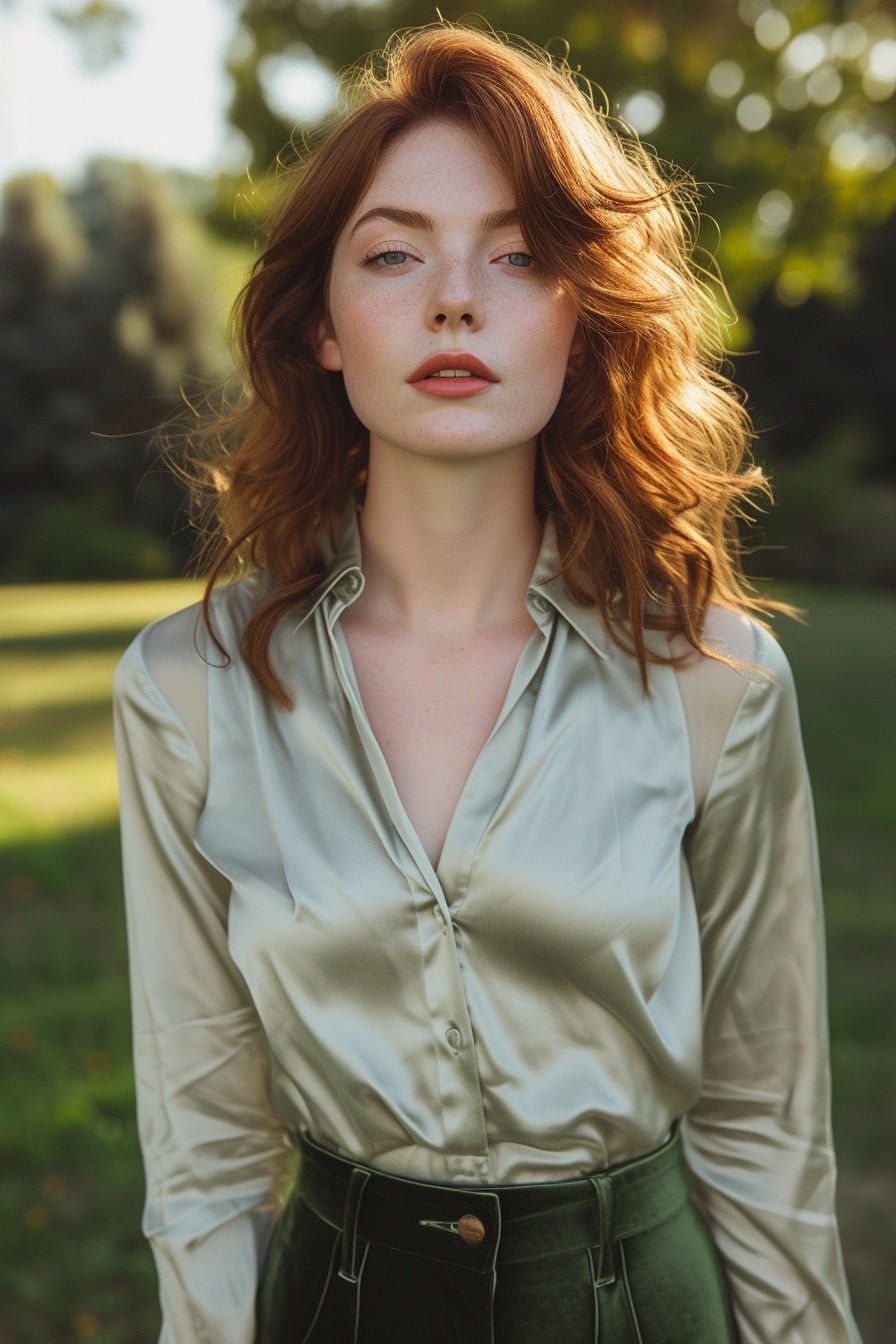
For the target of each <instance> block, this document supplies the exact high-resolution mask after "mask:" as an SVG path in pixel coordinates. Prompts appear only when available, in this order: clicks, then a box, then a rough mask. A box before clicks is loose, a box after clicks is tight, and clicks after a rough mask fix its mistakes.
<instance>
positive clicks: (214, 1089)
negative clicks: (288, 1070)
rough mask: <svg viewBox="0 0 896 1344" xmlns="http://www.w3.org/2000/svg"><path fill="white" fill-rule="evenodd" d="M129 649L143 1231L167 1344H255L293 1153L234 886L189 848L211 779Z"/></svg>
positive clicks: (119, 687)
mask: <svg viewBox="0 0 896 1344" xmlns="http://www.w3.org/2000/svg"><path fill="white" fill-rule="evenodd" d="M145 634H146V632H144V636H141V637H138V640H137V641H136V642H135V644H133V645H132V646H131V648H130V649H129V650H128V652H127V653H126V654H125V656H124V658H123V660H122V662H121V663H120V664H119V668H118V671H117V673H116V678H115V697H114V699H115V728H116V744H117V752H118V766H119V780H120V795H121V830H122V848H123V859H124V880H125V905H126V913H127V930H128V944H129V953H130V977H131V1001H132V1014H133V1033H134V1063H135V1073H136V1085H137V1116H138V1127H139V1133H140V1143H141V1147H142V1150H143V1158H144V1164H145V1168H146V1180H147V1197H146V1205H145V1211H144V1220H143V1230H144V1232H145V1234H146V1236H147V1237H148V1238H149V1240H150V1242H151V1245H152V1249H153V1254H154V1256H155V1260H156V1266H157V1270H158V1276H159V1288H160V1297H161V1306H162V1318H163V1321H162V1333H161V1340H160V1344H251V1341H252V1340H254V1337H255V1314H254V1300H255V1292H256V1285H257V1281H258V1276H259V1272H260V1267H261V1265H262V1264H263V1261H264V1257H265V1255H266V1252H267V1246H268V1242H269V1238H270V1234H271V1230H272V1227H273V1222H274V1220H275V1217H276V1213H277V1200H276V1196H277V1192H278V1188H279V1185H280V1180H281V1178H282V1174H283V1166H284V1158H285V1154H286V1151H287V1149H286V1143H285V1139H284V1134H283V1131H282V1129H281V1127H280V1126H279V1124H278V1123H277V1122H276V1121H275V1119H274V1118H273V1116H272V1113H271V1108H270V1102H269V1089H268V1051H267V1046H266V1043H265V1040H264V1037H263V1035H262V1032H261V1028H260V1025H259V1022H258V1018H257V1016H256V1013H255V1010H254V1008H253V1006H252V1003H251V1001H250V999H249V997H248V994H247V990H246V986H245V983H244V981H243V980H242V978H241V976H240V974H239V972H238V970H237V969H236V967H235V965H234V963H233V961H232V960H231V958H230V956H229V953H228V947H227V903H228V896H229V889H228V884H227V882H226V881H225V879H224V878H223V877H222V876H221V875H220V874H219V873H218V872H217V871H216V870H215V869H213V868H212V867H211V866H210V864H209V863H208V862H207V861H206V860H205V859H204V858H203V857H202V855H201V854H200V853H199V852H198V850H197V849H196V846H195V843H194V832H195V827H196V822H197V819H198V816H199V813H200V811H201V808H202V805H203V799H204V795H205V766H204V764H203V762H202V760H201V758H200V755H199V753H198V751H197V748H196V746H195V743H194V741H193V738H192V737H191V736H190V735H189V734H188V732H187V731H186V729H185V728H184V726H183V724H182V722H181V721H180V719H179V718H178V717H177V715H176V714H175V713H174V711H173V710H172V708H171V706H170V704H169V703H168V701H167V700H166V699H165V698H164V697H163V695H162V693H161V692H160V691H159V689H158V687H157V686H156V684H155V682H154V680H153V678H152V677H151V675H150V673H149V671H148V669H147V666H146V664H145V662H144V658H143V656H142V643H143V639H144V637H145Z"/></svg>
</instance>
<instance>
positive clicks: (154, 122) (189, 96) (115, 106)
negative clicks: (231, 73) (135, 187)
mask: <svg viewBox="0 0 896 1344" xmlns="http://www.w3.org/2000/svg"><path fill="white" fill-rule="evenodd" d="M48 8H49V4H48V0H16V2H15V3H14V5H13V7H12V9H11V10H8V9H7V8H6V7H5V6H4V5H2V4H0V180H3V179H5V178H7V177H9V176H11V175H12V174H13V173H20V172H28V171H32V170H35V169H46V170H49V171H50V172H52V173H54V174H56V175H57V176H59V177H62V178H63V179H70V178H71V177H73V176H76V175H77V173H78V169H79V167H80V165H81V164H82V163H83V162H84V160H85V159H87V158H90V157H91V156H92V155H95V154H112V155H116V156H119V157H125V158H136V159H141V160H143V161H144V162H146V163H150V164H153V165H158V166H161V167H169V166H177V167H183V168H186V169H190V170H192V171H196V172H204V171H210V170H214V169H217V168H222V167H232V168H235V169H237V168H241V167H242V166H243V165H244V164H245V162H246V158H247V155H246V154H245V152H244V150H243V148H242V145H241V141H240V140H239V138H234V137H233V135H232V133H229V132H228V131H227V129H226V127H225V121H224V108H225V106H226V103H227V87H226V82H225V78H224V75H223V74H222V72H223V64H224V62H223V52H224V49H225V47H226V45H227V43H228V41H229V38H230V34H231V32H232V28H233V9H232V7H230V6H228V5H227V4H226V3H225V2H224V0H130V8H131V9H132V10H133V11H134V13H135V14H136V15H137V17H138V23H136V24H135V25H134V26H133V27H132V28H131V29H130V32H129V36H128V38H127V52H128V54H127V57H126V58H125V59H124V60H122V61H118V62H116V63H115V64H114V65H113V66H112V67H111V68H110V69H109V70H108V71H106V72H100V73H95V72H87V71H85V70H84V68H83V66H82V63H81V59H80V57H79V55H78V51H77V47H76V45H75V41H74V39H73V37H72V36H70V35H69V34H68V33H67V32H66V31H65V30H64V29H62V28H61V27H60V26H59V25H58V24H56V23H54V22H53V21H52V20H51V19H48V18H47V17H46V10H47V9H48Z"/></svg>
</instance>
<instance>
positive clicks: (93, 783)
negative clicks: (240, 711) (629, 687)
mask: <svg viewBox="0 0 896 1344" xmlns="http://www.w3.org/2000/svg"><path fill="white" fill-rule="evenodd" d="M195 592H196V590H195V588H192V587H190V586H188V585H182V584H172V583H167V584H120V585H83V586H60V587H27V588H25V587H23V588H7V589H0V706H2V715H0V752H2V756H0V765H2V773H0V897H2V913H0V919H2V928H0V934H2V938H0V986H2V1002H0V1159H2V1162H3V1170H4V1177H3V1181H2V1183H0V1226H2V1233H0V1237H2V1242H0V1339H2V1340H3V1341H6V1340H9V1341H10V1344H47V1341H50V1340H52V1341H53V1342H54V1344H76V1342H77V1341H81V1340H94V1341H97V1344H149V1342H150V1341H152V1340H153V1339H154V1338H155V1336H156V1332H157V1324H158V1312H157V1308H156V1305H155V1278H154V1273H153V1268H152V1264H151V1260H150V1256H149V1253H148V1251H147V1249H146V1247H145V1245H144V1243H143V1241H142V1238H141V1235H140V1230H139V1223H140V1212H141V1204H142V1197H143V1178H142V1172H141V1168H140V1160H139V1154H138V1151H137V1144H136V1138H135V1130H134V1120H133V1089H132V1079H131V1070H130V1039H129V1024H128V1010H127V989H126V978H125V977H126V971H125V967H126V961H125V939H124V923H123V916H122V907H121V889H120V874H119V860H118V837H117V828H116V813H115V778H114V768H113V760H112V743H111V728H110V723H109V690H110V683H111V676H112V670H113V668H114V665H115V662H116V660H117V658H118V656H119V654H120V652H121V650H122V649H123V647H124V645H125V644H126V643H127V641H128V639H129V638H130V636H131V635H132V634H133V633H134V632H135V631H136V630H137V629H138V628H139V627H140V626H141V625H143V624H144V623H145V622H146V621H148V620H150V619H151V618H152V617H153V616H155V615H158V614H161V613H163V612H165V611H170V610H173V609H174V608H175V607H177V606H180V605H184V604H185V603H186V602H189V601H192V600H193V598H194V596H195ZM785 595H786V596H787V597H790V598H791V599H792V600H794V601H796V602H798V603H799V604H800V605H803V606H805V607H807V608H808V610H809V619H810V624H809V625H808V626H807V627H801V626H797V625H794V624H792V623H789V622H787V623H785V622H782V623H781V629H780V634H781V636H782V639H783V642H784V645H785V648H786V649H787V651H788V653H789V654H790V656H791V659H792V661H793V664H794V668H795V671H796V675H797V682H798V686H799V689H800V699H801V703H802V709H803V722H804V730H805V737H806V748H807V754H808V756H809V761H810V766H811V769H812V774H813V780H814V785H815V793H816V803H817V810H818V816H819V824H820V833H821V841H822V854H823V863H824V870H825V877H826V894H827V907H828V931H829V945H830V989H831V1023H832V1036H833V1065H834V1079H835V1114H834V1118H835V1127H836V1132H837V1137H838V1144H839V1148H840V1156H841V1168H842V1173H843V1180H842V1188H843V1197H844V1226H845V1228H846V1230H847V1238H846V1241H847V1245H846V1249H847V1260H848V1263H849V1266H850V1273H851V1277H852V1280H853V1284H854V1292H855V1296H856V1310H857V1314H858V1316H859V1319H860V1322H861V1323H862V1326H863V1329H864V1332H865V1344H883V1342H884V1341H885V1340H886V1339H888V1338H889V1335H888V1330H889V1328H890V1322H892V1320H893V1319H896V1296H894V1289H893V1278H892V1273H891V1266H892V1262H893V1258H894V1255H896V1230H894V1229H893V1223H894V1220H893V1218H892V1206H893V1201H892V1195H893V1191H894V1189H896V1175H894V1164H893V1158H892V1151H891V1150H892V1144H891V1135H892V1132H893V1130H894V1126H896V1087H894V1065H893V1060H894V1058H896V976H894V974H893V958H894V951H896V901H894V873H896V825H894V821H896V716H894V714H893V711H892V698H893V687H894V684H896V601H894V599H893V598H891V597H889V596H887V595H883V594H863V593H844V592H840V591H838V592H827V591H824V590H818V591H814V590H813V591H808V590H798V591H793V592H788V593H787V594H785ZM869 1208H875V1209H877V1210H878V1216H877V1218H876V1220H875V1223H874V1226H871V1225H870V1219H869V1217H868V1216H867V1215H866V1213H865V1211H866V1210H867V1209H869ZM887 1209H889V1210H890V1214H889V1215H888V1214H887V1213H886V1210H887Z"/></svg>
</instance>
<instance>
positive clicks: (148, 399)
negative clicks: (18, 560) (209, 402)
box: [0, 161, 213, 560]
mask: <svg viewBox="0 0 896 1344" xmlns="http://www.w3.org/2000/svg"><path fill="white" fill-rule="evenodd" d="M190 229H191V225H190V224H189V221H187V220H186V218H185V216H184V214H183V212H182V211H181V210H180V209H179V208H178V207H176V206H175V204H174V203H173V201H172V199H171V197H170V195H169V193H168V192H167V190H166V189H165V187H164V186H163V184H162V183H161V182H160V181H159V179H158V178H155V177H153V176H152V175H150V174H149V173H147V172H146V171H145V170H143V169H141V168H138V167H135V166H128V165H123V164H119V163H114V162H111V161H110V162H97V163H95V164H93V165H92V166H91V168H90V170H89V171H88V173H87V175H86V178H85V180H84V182H83V184H82V185H81V186H80V187H78V188H76V189H74V190H72V191H69V192H65V191H63V190H62V188H61V187H59V186H58V185H57V184H56V183H55V182H54V181H53V180H52V179H51V178H49V177H45V176H29V177H23V178H18V179H13V180H12V181H11V182H10V183H8V184H7V187H6V190H5V193H4V212H3V229H2V233H0V442H2V444H3V454H2V460H0V461H2V465H0V485H2V493H3V498H4V514H5V517H4V518H3V522H4V523H5V526H4V527H3V528H2V530H0V534H2V536H3V552H5V555H4V554H3V553H2V552H0V560H2V559H7V560H9V557H10V556H13V555H15V553H16V550H17V548H18V546H19V544H20V539H21V537H22V535H24V525H25V523H26V522H27V521H28V519H29V516H30V515H32V514H33V510H34V509H36V508H39V509H45V508H46V501H47V500H48V499H55V500H56V501H64V502H65V508H67V509H68V510H69V514H68V515H67V516H69V517H70V518H74V517H76V516H81V517H83V518H86V519H92V520H93V521H94V522H96V523H98V524H99V523H103V522H108V521H109V520H110V519H114V518H118V519H119V520H121V521H126V520H130V521H131V522H132V523H135V522H136V523H138V524H139V523H143V524H146V525H148V526H150V527H156V528H161V527H166V528H167V527H170V521H171V517H172V515H173V513H174V511H175V508H176V502H177V497H178V496H177V491H176V489H175V487H174V486H173V484H172V483H171V481H170V479H169V478H168V475H167V473H164V472H161V471H160V472H157V473H154V472H150V473H149V474H148V473H147V467H148V458H147V451H146V449H147V442H148V438H149V433H150V431H151V430H152V428H153V427H154V426H156V425H158V424H159V422H160V421H162V420H163V419H164V418H165V416H166V414H168V413H170V411H171V409H172V407H173V406H174V405H175V404H176V403H177V401H178V399H179V397H180V388H181V386H182V385H184V384H186V385H189V384H190V383H191V382H194V381H195V380H196V379H204V378H207V377H208V376H209V375H210V374H211V373H212V372H213V370H212V369H211V368H210V356H209V353H208V352H209V350H210V349H211V348H212V346H211V342H210V320H209V297H208V287H207V286H206V285H205V284H204V283H203V278H202V277H203V268H202V267H197V265H196V258H195V254H194V250H193V248H192V247H191V238H190ZM78 500H80V501H82V502H83V503H84V505H85V510H82V513H81V514H80V515H78V514H77V509H75V512H74V513H72V512H71V510H72V509H73V508H74V502H76V501H78ZM63 512H65V510H63ZM58 513H59V508H58V506H57V507H56V514H54V517H55V516H56V515H57V514H58ZM33 521H34V520H33V517H32V522H33ZM76 530H77V529H76ZM88 541H89V538H87V537H78V536H77V535H75V536H70V537H69V538H68V542H69V544H70V546H71V548H72V554H73V555H74V552H75V550H76V548H77V547H78V546H79V545H81V546H83V545H85V544H87V542H88Z"/></svg>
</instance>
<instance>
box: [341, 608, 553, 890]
mask: <svg viewBox="0 0 896 1344" xmlns="http://www.w3.org/2000/svg"><path fill="white" fill-rule="evenodd" d="M532 629H533V627H532V626H531V624H528V625H525V624H523V623H520V624H519V625H517V626H514V627H510V628H508V629H506V630H502V631H498V632H494V633H491V632H490V633H488V634H482V635H478V636H476V637H473V638H469V639H466V640H463V641H457V640H444V639H437V638H431V639H419V638H417V639H415V638H411V637H408V636H405V635H401V634H398V633H397V632H394V631H391V632H390V631H383V630H378V629H371V628H367V627H364V626H357V625H354V626H353V625H351V624H350V623H349V624H347V626H346V628H345V629H344V634H345V639H346V644H347V646H348V649H349V653H350V655H351V660H352V665H353V669H354V674H355V679H356V682H357V685H358V690H359V692H360V695H361V699H362V702H363V705H364V710H365V713H366V715H367V718H368V721H369V723H370V727H371V730H372V732H373V734H374V736H375V738H376V740H377V743H378V745H379V748H380V750H381V751H382V753H383V757H384V758H385V761H386V764H387V766H388V767H389V772H390V774H391V776H392V780H393V783H394V785H395V788H396V790H397V792H398V795H399V798H400V799H401V802H402V805H403V806H404V809H405V811H406V812H407V815H408V819H409V820H410V822H411V824H412V825H413V827H414V829H415V831H416V832H417V835H418V836H419V838H420V841H421V843H422V844H423V847H424V849H425V850H426V853H427V855H428V857H429V859H430V861H431V862H432V863H433V865H435V864H437V862H438V858H439V855H440V853H441V850H442V846H443V844H444V841H445V836H446V834H447V831H448V827H449V825H450V823H451V819H452V816H453V815H454V812H455V809H456V807H457V803H458V800H459V798H460V795H461V793H462V792H463V788H464V785H465V783H466V781H467V778H468V776H469V774H470V771H471V770H472V768H473V766H474V764H475V762H476V759H477V757H478V756H479V754H480V752H481V751H482V748H483V746H484V745H485V743H486V741H487V740H488V738H489V735H490V734H491V731H492V729H493V728H494V726H495V723H496V722H497V720H498V717H499V715H500V713H501V709H502V707H503V704H504V701H505V699H506V697H507V692H508V689H509V687H510V683H511V681H512V678H513V673H514V670H515V668H516V665H517V663H518V661H519V658H520V655H521V653H522V651H523V649H524V647H525V645H526V644H527V642H528V640H529V638H530V637H531V634H532Z"/></svg>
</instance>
